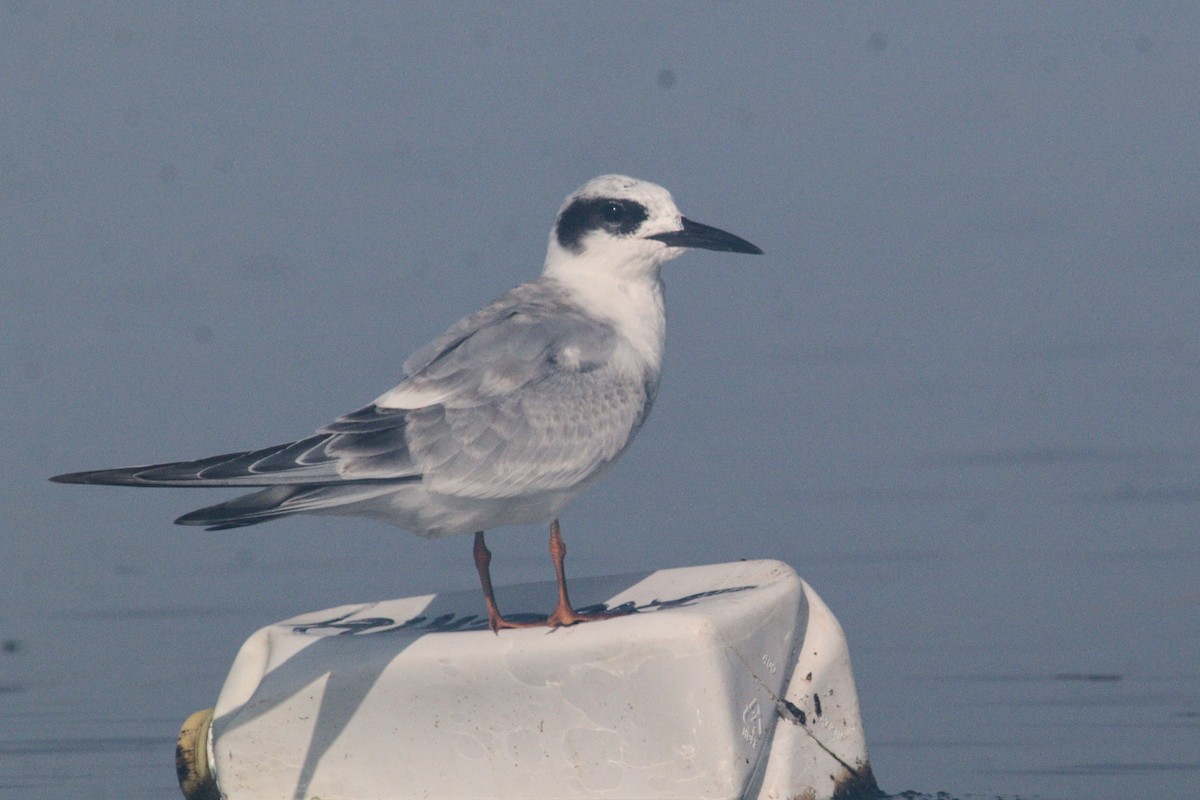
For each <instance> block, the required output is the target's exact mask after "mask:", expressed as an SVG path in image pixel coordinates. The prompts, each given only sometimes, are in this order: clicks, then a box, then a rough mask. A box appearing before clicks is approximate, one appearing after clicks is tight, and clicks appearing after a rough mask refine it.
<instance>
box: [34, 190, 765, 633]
mask: <svg viewBox="0 0 1200 800" xmlns="http://www.w3.org/2000/svg"><path fill="white" fill-rule="evenodd" d="M689 247H690V248H704V249H706V250H720V251H726V252H732V253H756V254H757V253H761V252H762V251H761V250H759V249H758V248H757V247H755V246H754V245H752V244H750V243H749V242H747V241H745V240H744V239H740V238H738V237H737V236H734V235H732V234H729V233H726V232H724V231H721V230H718V229H716V228H711V227H708V226H707V225H701V224H699V223H696V222H692V221H691V220H689V219H687V218H686V217H684V216H682V215H681V214H680V212H679V209H677V208H676V207H675V203H674V201H673V200H672V199H671V195H670V194H669V193H668V192H667V190H666V189H663V188H662V187H661V186H656V185H654V184H652V183H647V182H645V181H639V180H635V179H633V178H628V177H625V176H622V175H602V176H600V177H599V178H595V179H593V180H591V181H588V182H587V183H586V184H584V185H583V186H582V187H581V188H580V189H579V190H578V191H576V192H575V193H574V194H572V195H571V196H570V197H568V198H567V199H566V202H565V203H564V204H563V206H562V209H561V210H560V211H559V214H558V219H557V220H556V221H555V224H554V229H553V230H552V231H551V233H550V243H549V247H548V249H547V252H546V263H545V267H544V268H543V271H542V275H541V277H540V278H538V279H537V280H534V281H531V282H529V283H526V284H522V285H521V286H518V287H516V288H515V289H513V290H512V291H509V292H507V293H506V294H504V295H503V296H502V297H500V298H499V299H498V300H496V301H495V302H493V303H491V304H490V305H488V306H486V307H484V308H482V309H481V310H479V311H477V312H475V313H474V314H471V315H470V316H468V317H465V318H464V319H462V320H460V321H459V322H457V323H456V324H455V325H453V326H452V327H451V328H450V329H449V330H448V331H446V333H445V334H444V335H443V336H442V337H441V338H439V339H437V340H435V341H433V342H430V343H429V344H427V345H425V346H424V347H422V348H420V349H419V350H417V352H415V353H414V354H413V355H412V356H411V357H409V359H408V360H407V361H406V362H405V363H404V373H405V377H404V379H403V380H402V381H401V382H400V383H399V384H398V385H397V386H395V387H394V388H392V389H390V390H388V391H387V392H385V393H384V394H382V395H380V396H379V397H378V398H377V399H376V400H375V402H373V403H371V404H370V405H368V406H366V407H365V408H361V409H359V410H357V411H354V412H352V413H349V414H346V415H345V416H343V417H341V418H339V419H337V420H335V421H333V422H331V423H330V424H328V425H325V426H324V427H322V428H320V429H318V431H317V432H316V433H315V434H313V435H312V436H309V437H307V438H304V439H300V440H299V441H296V442H290V443H288V444H281V445H276V446H274V447H265V448H262V449H260V450H250V451H246V452H239V453H227V454H225V455H219V456H212V457H210V458H202V459H199V460H196V461H180V462H175V463H169V464H155V465H150V466H141V467H125V468H121V469H108V470H98V471H94V472H77V473H72V474H68V475H59V476H56V477H54V478H52V479H51V480H54V481H58V482H60V483H98V484H114V485H122V486H201V487H212V486H217V487H222V486H227V487H262V488H260V489H259V490H258V491H255V492H253V493H251V494H247V495H243V496H241V497H237V498H235V499H233V500H229V501H227V502H224V503H219V504H217V505H214V506H209V507H207V508H202V509H200V510H198V511H193V512H191V513H190V514H185V515H184V516H182V517H180V518H179V519H178V520H176V522H178V523H179V524H181V525H204V526H207V527H208V529H209V530H221V529H225V528H237V527H241V526H244V525H255V524H257V523H259V522H266V521H267V520H271V519H276V518H278V517H284V516H288V515H291V514H300V513H308V514H349V515H357V516H364V517H371V518H374V519H378V520H381V521H383V522H387V523H390V524H392V525H396V526H398V527H400V528H404V529H407V530H410V531H413V532H415V533H417V534H419V535H421V536H446V535H450V534H462V533H472V532H474V533H475V548H474V556H475V565H476V568H477V569H478V571H479V578H480V582H481V583H482V585H483V591H484V597H485V600H486V603H487V614H488V624H489V626H490V627H491V628H492V630H494V631H498V630H499V629H500V628H507V627H520V626H524V625H526V624H531V623H520V622H516V621H512V620H506V619H505V618H504V617H502V616H501V615H500V612H499V610H498V609H497V607H496V601H495V597H494V594H493V592H492V585H491V578H490V575H489V571H488V565H489V562H490V560H491V553H490V552H489V551H488V549H487V547H486V545H485V543H484V538H483V532H484V531H485V530H487V529H490V528H494V527H496V526H499V525H526V524H533V523H545V522H550V523H551V524H550V552H551V555H552V557H553V559H554V565H555V571H556V573H557V577H558V595H559V597H558V606H557V608H556V609H555V611H554V613H553V614H551V615H550V616H549V618H548V619H547V620H546V621H545V622H544V623H541V622H539V623H532V624H546V625H550V626H552V627H557V626H560V625H571V624H574V623H577V622H583V621H587V620H590V619H593V618H598V617H603V616H605V615H604V614H595V615H585V614H580V613H577V612H576V611H575V610H574V609H573V608H572V607H571V604H570V600H569V599H568V596H567V588H566V579H565V577H564V573H563V557H564V556H565V554H566V547H565V545H564V544H563V541H562V535H561V533H560V531H559V526H558V519H557V517H558V514H559V511H560V510H561V509H562V508H563V507H564V506H565V505H566V504H567V502H568V501H570V500H571V498H573V497H574V496H575V495H577V494H579V492H581V491H583V490H584V489H585V488H587V487H588V486H590V485H591V484H592V483H594V482H595V481H596V480H597V479H599V477H600V476H601V475H602V474H604V472H605V471H606V470H607V469H608V468H609V467H610V466H611V465H612V464H613V462H614V461H615V460H616V459H617V457H618V456H620V455H621V453H622V452H623V451H624V450H625V448H626V447H627V446H628V445H629V443H630V441H632V439H633V436H634V434H636V433H637V431H638V429H639V428H640V427H641V425H642V423H643V422H644V421H645V419H646V415H647V414H648V413H649V411H650V406H651V405H652V404H653V402H654V396H655V393H656V391H657V389H658V380H659V376H660V374H661V370H662V357H663V337H664V333H665V327H666V317H665V313H664V309H663V285H662V281H661V279H660V277H659V272H660V270H661V268H662V265H663V264H664V263H666V262H667V261H669V260H670V259H672V258H675V257H676V256H679V255H681V254H682V253H683V250H684V248H689Z"/></svg>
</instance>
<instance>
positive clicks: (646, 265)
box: [542, 241, 667, 373]
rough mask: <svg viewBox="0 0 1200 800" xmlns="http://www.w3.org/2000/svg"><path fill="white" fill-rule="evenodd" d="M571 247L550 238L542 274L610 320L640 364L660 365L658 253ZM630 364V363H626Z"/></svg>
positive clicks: (662, 320) (662, 316) (662, 322)
mask: <svg viewBox="0 0 1200 800" xmlns="http://www.w3.org/2000/svg"><path fill="white" fill-rule="evenodd" d="M599 249H600V252H598V253H597V252H594V251H593V252H589V251H585V252H583V253H571V252H568V251H566V250H564V249H563V248H561V247H560V246H559V245H558V243H557V242H553V241H552V242H551V243H550V247H549V250H548V251H547V253H546V265H545V269H544V270H543V272H542V276H543V277H544V278H547V279H551V280H554V281H556V282H557V283H559V284H560V285H561V286H563V287H564V288H566V289H567V290H568V291H569V292H570V293H571V296H572V299H573V300H574V301H575V302H576V303H578V304H579V305H580V306H581V307H582V308H583V309H584V311H586V312H587V313H588V314H590V315H592V316H595V317H597V318H599V319H603V320H605V321H607V322H610V323H611V324H612V325H613V326H614V327H615V328H616V330H617V332H618V333H619V334H620V335H621V336H622V338H624V339H625V340H626V342H627V344H628V345H629V347H630V349H631V351H632V353H631V355H634V356H635V357H636V359H637V360H638V361H640V362H641V365H638V366H644V367H649V368H650V369H652V370H653V371H654V372H655V373H657V372H658V371H659V370H661V368H662V357H663V343H664V339H665V337H666V325H667V319H666V309H665V306H664V304H663V285H662V281H661V280H660V278H659V271H660V268H661V266H662V259H660V258H657V257H655V256H656V255H657V254H651V253H647V252H646V250H644V249H641V248H630V249H631V251H632V250H635V249H636V250H641V252H627V253H620V254H618V253H615V252H612V251H611V250H608V249H607V248H599ZM631 366H632V365H631Z"/></svg>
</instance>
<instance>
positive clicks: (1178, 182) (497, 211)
mask: <svg viewBox="0 0 1200 800" xmlns="http://www.w3.org/2000/svg"><path fill="white" fill-rule="evenodd" d="M1197 41H1200V10H1197V7H1194V6H1191V5H1174V6H1172V5H1157V4H1137V5H1121V4H1102V3H1094V4H1087V5H1086V6H1082V5H1080V6H1073V5H1068V4H1053V5H1043V6H1033V5H1029V4H989V5H986V6H984V5H970V6H959V5H903V6H893V5H892V4H880V5H870V4H865V5H864V4H856V5H855V6H853V7H845V8H843V7H842V6H838V5H813V4H780V5H769V4H754V3H740V4H728V3H712V4H696V3H688V4H671V3H664V4H656V5H654V6H651V7H642V6H635V5H615V6H613V7H607V6H606V7H599V6H596V7H593V6H583V5H574V4H570V5H568V4H521V5H518V6H512V7H505V10H503V11H500V10H495V11H492V10H489V9H486V8H484V7H482V6H480V5H477V4H469V5H468V4H464V5H462V6H457V7H452V8H451V9H450V10H446V9H445V8H442V6H441V5H440V4H438V5H428V6H419V5H407V6H406V7H405V9H404V10H402V11H401V10H395V9H392V8H390V7H387V6H378V7H368V6H354V7H351V8H343V7H340V6H339V7H333V6H328V7H327V6H320V5H287V6H253V7H245V6H243V5H240V4H228V5H213V6H209V7H206V8H204V9H192V8H187V7H183V6H179V7H175V6H170V7H166V6H162V5H159V4H136V3H126V4H120V5H119V6H112V7H109V6H103V5H100V4H88V5H87V6H86V7H78V8H77V7H74V6H67V5H64V4H52V3H41V2H36V1H35V0H29V2H19V1H18V0H13V1H12V2H8V3H6V4H5V5H4V6H3V7H2V8H0V123H3V129H2V130H3V134H2V135H0V209H3V213H2V214H0V242H2V243H3V250H2V252H3V255H2V256H0V259H2V268H0V370H2V374H3V380H0V403H2V404H3V408H4V409H5V420H6V424H5V425H4V426H3V428H0V431H2V432H0V436H2V437H3V444H4V452H5V454H6V458H4V459H3V460H2V461H0V798H4V800H8V798H59V797H65V796H71V795H84V796H89V797H96V798H105V797H112V798H121V800H138V799H139V798H156V799H158V798H163V797H172V796H174V793H175V792H176V791H177V790H176V789H175V784H174V780H175V779H174V774H173V746H174V738H175V733H176V731H177V729H178V725H179V724H180V722H182V720H183V719H184V718H185V717H186V716H187V715H188V714H189V713H191V712H192V711H194V710H197V709H200V708H205V707H208V706H210V705H212V703H213V701H214V700H215V698H216V693H217V691H218V690H219V688H220V685H221V683H222V680H223V678H224V675H225V671H226V669H227V667H228V665H229V663H230V662H231V660H232V658H233V655H234V653H235V651H236V649H237V647H238V645H239V644H240V643H241V641H242V640H244V639H245V638H246V637H247V636H249V635H250V633H251V632H253V630H255V629H256V628H258V627H260V626H262V625H264V624H266V623H269V622H271V621H274V620H277V619H280V618H283V617H287V616H291V615H293V614H296V613H299V612H302V611H308V610H314V609H321V608H325V607H329V606H333V605H338V604H343V603H348V602H356V601H365V600H370V599H374V598H380V597H393V596H401V595H409V594H416V593H424V592H430V591H437V590H442V589H458V588H466V587H471V586H473V585H474V584H475V576H474V570H473V568H472V566H471V562H470V560H469V551H470V541H469V540H467V539H452V540H448V541H440V542H422V541H419V540H417V539H415V538H414V537H411V536H409V535H407V534H403V533H397V532H394V531H390V530H388V529H385V528H383V527H382V526H376V525H372V524H369V523H365V522H358V521H350V520H333V519H320V520H318V519H312V520H302V519H301V520H289V521H285V522H281V523H276V524H273V525H269V526H264V527H263V528H262V529H261V530H253V529H252V530H247V531H241V532H226V533H203V532H197V531H194V530H190V529H183V528H177V527H174V526H172V525H171V524H170V521H171V520H172V519H174V517H175V516H178V515H179V514H181V513H183V512H185V511H188V510H190V509H192V508H194V507H196V506H198V505H201V504H203V503H205V502H211V501H212V499H213V495H209V494H205V495H204V496H201V495H200V494H197V493H190V492H186V491H157V492H149V491H146V492H137V491H131V490H126V491H122V490H119V489H102V488H82V487H64V486H57V485H52V484H49V483H48V482H46V480H45V479H46V478H47V477H48V476H49V475H52V474H55V473H58V472H64V471H68V470H78V469H87V468H96V467H103V466H114V465H122V464H131V463H141V462H146V461H153V460H164V459H172V458H180V457H195V456H201V455H208V454H210V453H214V452H220V451H223V450H232V449H237V448H241V447H245V446H253V445H265V444H269V443H273V442H277V441H284V440H286V439H288V438H291V437H295V436H298V435H302V434H306V433H308V432H309V431H311V430H312V429H313V428H314V427H315V426H317V425H320V424H322V423H323V422H326V421H327V420H329V419H331V418H332V417H333V416H335V415H336V414H339V413H342V412H344V411H347V410H350V409H353V408H356V407H358V406H359V405H361V404H362V403H364V402H366V401H368V400H370V399H371V398H373V397H375V396H376V395H377V394H379V393H380V392H382V391H383V390H385V389H387V388H388V387H390V386H391V385H392V384H393V383H394V382H395V380H396V379H397V377H398V375H399V366H400V364H401V362H402V361H403V359H404V358H405V356H407V354H408V353H409V352H410V351H411V350H412V349H413V348H415V347H416V346H418V345H420V344H422V343H423V342H425V341H426V340H428V339H429V338H431V337H433V336H434V335H437V334H438V333H440V332H441V331H442V330H443V329H444V327H445V326H446V325H447V324H449V323H450V322H452V321H454V320H455V319H457V318H458V317H459V316H460V315H461V314H463V313H465V312H467V311H470V310H472V309H474V308H476V307H478V306H479V305H481V304H482V303H484V302H486V301H488V300H490V299H491V298H492V297H494V296H496V295H497V294H499V293H500V292H502V291H504V290H505V289H507V288H509V287H510V286H512V285H514V284H516V283H518V282H520V281H522V280H525V279H527V278H529V277H531V276H533V275H535V274H536V273H537V271H538V269H539V267H540V263H541V257H542V253H543V248H544V242H545V237H546V235H547V232H548V230H549V225H550V222H551V220H552V217H553V214H554V212H555V210H556V209H557V207H558V204H559V203H560V202H561V200H562V198H563V196H565V195H566V194H567V193H568V192H569V191H571V190H572V189H574V188H575V187H576V186H578V185H579V184H581V183H582V182H583V181H585V180H587V179H588V178H590V177H592V176H593V175H596V174H599V173H602V172H612V171H619V172H626V173H629V174H633V175H636V176H638V177H642V178H646V179H649V180H653V181H656V182H659V183H662V184H664V185H666V186H668V187H669V188H670V189H671V190H672V191H673V192H674V194H675V197H676V200H677V201H678V202H679V205H680V206H681V208H683V209H684V210H685V212H686V213H688V214H689V215H690V216H692V217H693V218H695V219H698V220H700V221H704V222H707V223H710V224H713V225H718V226H720V227H722V228H726V229H728V230H730V231H733V232H735V233H737V234H739V235H742V236H745V237H746V238H748V239H749V240H751V241H753V242H755V243H756V244H759V245H760V246H762V247H763V248H764V249H765V250H766V251H767V255H766V256H764V257H762V258H759V259H755V260H754V263H749V260H747V259H733V258H729V257H726V256H722V255H719V254H711V253H696V254H691V255H689V256H687V257H686V258H684V259H681V260H680V261H678V262H674V263H672V264H671V265H669V267H668V270H667V273H666V278H667V281H668V284H669V291H668V295H669V297H668V306H669V311H670V314H671V320H670V325H669V327H670V333H669V337H668V338H669V341H668V364H667V370H666V375H665V378H664V383H663V387H662V392H661V395H660V398H659V402H658V404H657V405H656V407H655V411H654V414H653V415H652V417H651V419H650V422H649V424H648V425H647V427H646V428H645V430H643V432H642V434H641V436H640V438H639V440H638V442H637V444H636V445H635V446H634V447H633V448H632V450H631V451H630V452H629V453H628V455H627V456H626V458H625V460H624V461H623V463H622V464H621V465H619V466H618V468H617V469H616V470H615V471H614V472H613V473H612V474H611V475H610V476H609V477H608V478H606V480H605V481H604V482H603V483H602V484H600V485H599V486H597V487H596V488H595V489H593V490H592V491H591V492H590V493H589V494H587V495H585V496H583V497H581V498H580V499H579V500H578V501H577V502H576V503H575V504H574V505H572V506H571V508H570V509H569V510H568V512H567V513H566V514H565V516H564V519H563V525H564V532H565V535H566V539H567V543H568V545H569V547H570V556H569V568H570V569H571V570H572V571H573V573H574V574H577V575H599V574H612V573H623V572H631V571H636V570H640V569H645V568H648V567H651V566H659V567H667V566H677V565H684V564H697V563H708V562H715V561H728V560H733V559H737V558H743V557H746V558H758V557H769V558H780V559H783V560H785V561H787V562H789V563H790V564H792V565H793V566H795V567H796V569H797V570H798V571H799V572H800V574H801V575H802V576H804V577H805V578H806V579H807V580H808V581H809V582H810V583H811V584H812V585H813V586H814V587H815V588H816V590H817V591H818V592H819V593H820V594H821V595H822V597H823V598H824V600H825V601H826V602H827V603H828V604H829V605H830V607H831V608H832V609H833V610H834V612H835V613H836V614H837V616H838V617H839V619H840V620H841V622H842V624H843V626H844V628H845V629H846V633H847V635H848V637H849V640H850V645H851V651H852V654H853V658H854V667H855V673H856V677H857V680H858V687H859V695H860V700H861V702H862V706H863V713H864V721H865V724H866V727H867V740H868V744H869V747H870V751H871V756H872V761H873V763H874V768H875V774H876V776H877V777H878V779H879V782H880V784H881V785H882V786H883V787H884V788H885V789H887V790H888V791H891V792H903V791H913V792H919V793H924V794H934V793H936V792H940V791H944V792H947V793H949V794H950V795H951V796H953V797H960V798H962V797H977V796H988V797H993V796H1001V797H1004V798H1010V799H1011V798H1016V797H1041V798H1064V799H1065V800H1084V799H1085V798H1086V799H1087V800H1093V799H1095V798H1099V799H1101V800H1103V799H1104V798H1114V799H1115V798H1127V797H1131V796H1132V797H1154V798H1195V797H1197V796H1200V666H1198V665H1200V537H1198V535H1197V527H1198V526H1197V522H1198V516H1200V515H1198V512H1200V466H1198V465H1200V320H1198V316H1197V312H1196V309H1197V298H1198V297H1200V233H1198V232H1200V139H1198V138H1197V136H1196V131H1197V130H1200V104H1198V103H1197V102H1196V88H1195V87H1196V86H1197V81H1198V79H1200V50H1197V48H1196V44H1195V43H1196V42H1197ZM489 541H490V543H491V545H492V549H493V551H494V552H495V554H496V556H495V558H496V560H495V562H494V564H493V567H494V570H495V574H496V578H497V581H498V582H501V583H517V582H525V581H530V580H542V579H546V578H547V577H549V575H550V574H551V573H550V566H549V563H548V559H547V557H546V555H545V532H544V531H540V530H538V531H526V530H516V529H514V530H513V531H511V532H497V533H496V534H494V535H493V536H491V537H490V538H489Z"/></svg>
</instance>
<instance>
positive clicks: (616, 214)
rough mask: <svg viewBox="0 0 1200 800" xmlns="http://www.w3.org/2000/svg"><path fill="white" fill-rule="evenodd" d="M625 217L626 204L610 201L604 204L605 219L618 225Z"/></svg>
mask: <svg viewBox="0 0 1200 800" xmlns="http://www.w3.org/2000/svg"><path fill="white" fill-rule="evenodd" d="M624 219H625V206H623V205H621V204H620V203H616V202H613V201H611V200H610V201H609V202H607V203H605V204H604V221H605V222H609V223H612V224H613V225H617V224H619V223H620V222H622V221H623V220H624Z"/></svg>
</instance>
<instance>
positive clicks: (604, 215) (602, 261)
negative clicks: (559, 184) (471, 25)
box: [546, 175, 762, 278]
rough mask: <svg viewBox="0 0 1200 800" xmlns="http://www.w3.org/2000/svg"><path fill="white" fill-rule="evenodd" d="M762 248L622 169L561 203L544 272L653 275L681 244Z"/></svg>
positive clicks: (751, 250)
mask: <svg viewBox="0 0 1200 800" xmlns="http://www.w3.org/2000/svg"><path fill="white" fill-rule="evenodd" d="M688 247H698V248H703V249H705V250H723V251H727V252H731V253H762V250H759V249H758V248H757V247H755V246H754V245H752V244H750V243H749V242H747V241H746V240H745V239H740V238H738V237H737V236H734V235H733V234H731V233H726V232H725V231H722V230H718V229H717V228H710V227H709V226H707V225H701V224H700V223H698V222H692V221H691V220H689V219H688V218H687V217H684V216H683V215H682V214H681V213H679V209H678V208H676V207H675V201H674V200H672V199H671V193H670V192H668V191H667V190H666V189H664V188H662V187H661V186H657V185H655V184H653V183H648V182H646V181H639V180H637V179H635V178H627V177H625V176H624V175H601V176H600V177H599V178H593V179H592V180H590V181H588V182H587V183H585V184H584V185H583V186H581V187H580V188H579V189H578V190H577V191H575V192H574V193H573V194H572V195H571V196H570V197H568V198H567V199H566V201H565V202H564V203H563V206H562V209H561V210H559V212H558V219H557V220H555V222H554V229H553V230H552V231H551V232H550V246H549V248H548V249H547V252H546V273H547V274H552V275H557V276H559V277H564V278H565V277H568V276H569V275H570V274H571V273H573V272H579V271H583V272H589V273H592V274H595V273H597V272H600V273H607V274H611V275H612V276H614V277H629V278H634V277H638V276H647V277H652V278H657V277H658V269H659V267H661V266H662V265H663V264H664V263H665V262H667V261H669V260H671V259H672V258H675V257H676V256H679V255H682V254H683V250H684V248H688Z"/></svg>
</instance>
